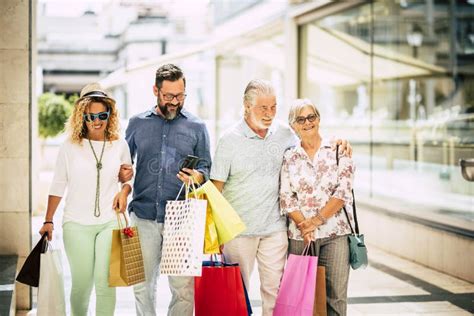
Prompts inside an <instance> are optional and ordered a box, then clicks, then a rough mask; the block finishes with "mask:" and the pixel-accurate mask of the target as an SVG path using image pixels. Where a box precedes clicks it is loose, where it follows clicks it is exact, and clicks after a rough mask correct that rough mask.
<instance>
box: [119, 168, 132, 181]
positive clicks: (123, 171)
mask: <svg viewBox="0 0 474 316" xmlns="http://www.w3.org/2000/svg"><path fill="white" fill-rule="evenodd" d="M118 177H119V181H120V182H122V183H125V182H127V181H130V180H131V179H132V177H133V167H132V165H126V164H123V165H121V166H120V171H119V176H118Z"/></svg>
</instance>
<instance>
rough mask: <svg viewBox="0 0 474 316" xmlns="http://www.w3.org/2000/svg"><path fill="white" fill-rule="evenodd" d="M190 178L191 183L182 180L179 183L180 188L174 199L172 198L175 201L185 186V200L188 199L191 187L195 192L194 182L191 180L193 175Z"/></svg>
mask: <svg viewBox="0 0 474 316" xmlns="http://www.w3.org/2000/svg"><path fill="white" fill-rule="evenodd" d="M190 179H191V185H189V184H187V183H186V182H183V184H182V185H181V188H180V189H179V192H178V195H177V196H176V199H174V200H175V201H177V200H178V199H179V197H180V195H181V192H183V188H184V187H186V191H185V192H186V194H185V198H184V199H185V200H189V192H191V188H192V189H193V191H194V192H196V185H195V183H194V180H193V177H191V178H190Z"/></svg>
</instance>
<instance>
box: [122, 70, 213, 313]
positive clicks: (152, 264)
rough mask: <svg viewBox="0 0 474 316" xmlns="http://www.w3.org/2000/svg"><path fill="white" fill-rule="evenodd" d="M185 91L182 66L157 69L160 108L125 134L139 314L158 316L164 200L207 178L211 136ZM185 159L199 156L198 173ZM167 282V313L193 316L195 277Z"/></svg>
mask: <svg viewBox="0 0 474 316" xmlns="http://www.w3.org/2000/svg"><path fill="white" fill-rule="evenodd" d="M185 88H186V79H185V77H184V75H183V72H182V71H181V69H180V68H179V67H177V66H175V65H173V64H167V65H163V66H161V67H160V68H158V70H157V71H156V78H155V85H154V86H153V93H154V95H155V96H156V98H157V103H156V105H155V106H153V107H152V108H151V109H150V110H148V111H146V112H144V113H140V114H138V115H136V116H134V117H132V118H131V119H130V122H129V124H128V128H127V131H126V136H125V138H126V140H127V142H128V145H129V147H130V153H131V156H132V161H133V162H134V163H135V168H136V175H135V182H134V187H133V200H132V201H131V202H130V205H129V208H128V210H129V212H130V217H131V219H132V221H133V222H134V224H135V225H137V226H138V230H139V231H140V241H141V246H142V252H143V261H144V266H145V278H146V281H145V282H144V283H141V284H138V285H135V287H134V292H135V305H136V312H137V315H147V316H149V315H156V282H157V279H158V276H159V272H158V271H159V264H160V260H161V249H162V240H163V226H164V219H165V206H166V201H168V200H174V199H175V198H176V196H177V195H178V193H179V190H180V187H181V184H182V183H181V181H183V182H188V181H189V180H190V178H191V177H192V178H193V179H194V182H198V183H202V182H204V181H205V180H206V179H208V178H209V169H210V166H211V155H210V152H209V135H208V132H207V129H206V125H205V124H204V122H203V121H202V120H201V119H199V118H198V117H196V116H194V115H193V114H191V113H189V112H188V111H186V110H185V109H184V100H185V98H186V90H185ZM187 155H193V156H197V157H199V158H201V159H200V160H199V162H198V164H197V166H196V169H193V170H191V169H183V170H180V169H179V166H180V162H182V161H183V160H184V158H185V157H186V156H187ZM131 175H132V172H131V166H126V167H124V168H122V170H121V172H120V175H119V178H120V180H121V181H128V179H129V178H131ZM182 198H184V192H183V194H182V196H181V197H180V199H182ZM168 280H169V286H170V290H171V293H172V299H171V302H170V305H169V308H168V315H179V316H187V315H189V316H192V315H193V306H194V279H193V277H176V276H174V277H173V276H170V277H169V278H168Z"/></svg>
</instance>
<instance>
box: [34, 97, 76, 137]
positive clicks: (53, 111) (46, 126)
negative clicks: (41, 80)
mask: <svg viewBox="0 0 474 316" xmlns="http://www.w3.org/2000/svg"><path fill="white" fill-rule="evenodd" d="M69 99H70V100H72V97H70V98H69ZM71 111H72V104H71V103H70V101H69V100H66V98H65V97H64V95H57V94H54V93H49V92H47V93H43V94H42V95H41V96H40V97H39V99H38V120H39V135H40V137H42V138H48V137H54V136H56V135H58V134H59V133H61V132H62V131H63V130H64V123H66V121H67V119H68V117H69V115H70V114H71Z"/></svg>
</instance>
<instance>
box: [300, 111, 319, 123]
mask: <svg viewBox="0 0 474 316" xmlns="http://www.w3.org/2000/svg"><path fill="white" fill-rule="evenodd" d="M317 118H318V116H317V115H316V114H310V115H308V116H306V117H304V116H298V117H296V119H295V122H296V123H298V124H300V125H303V124H304V123H306V120H308V122H314V121H316V119H317Z"/></svg>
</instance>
